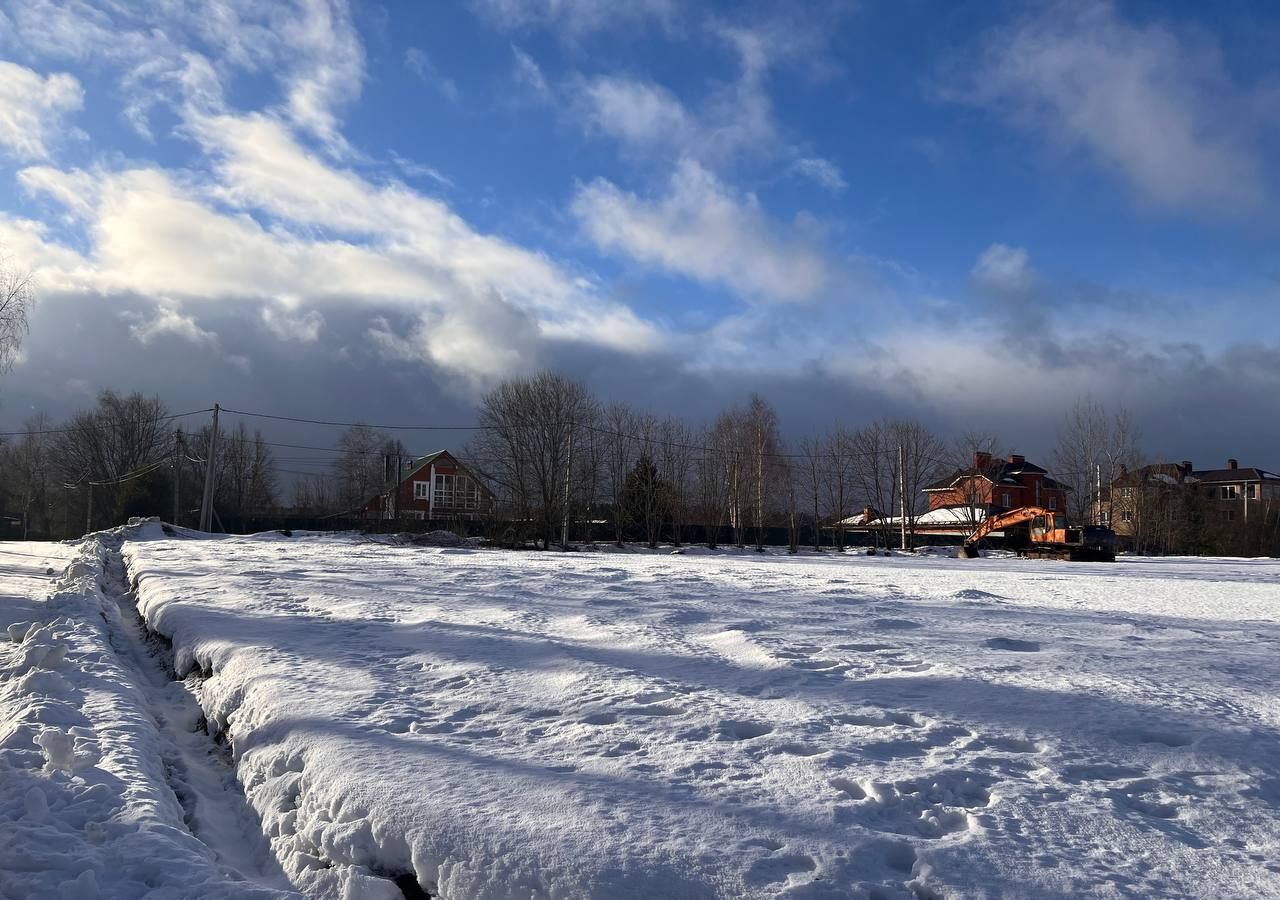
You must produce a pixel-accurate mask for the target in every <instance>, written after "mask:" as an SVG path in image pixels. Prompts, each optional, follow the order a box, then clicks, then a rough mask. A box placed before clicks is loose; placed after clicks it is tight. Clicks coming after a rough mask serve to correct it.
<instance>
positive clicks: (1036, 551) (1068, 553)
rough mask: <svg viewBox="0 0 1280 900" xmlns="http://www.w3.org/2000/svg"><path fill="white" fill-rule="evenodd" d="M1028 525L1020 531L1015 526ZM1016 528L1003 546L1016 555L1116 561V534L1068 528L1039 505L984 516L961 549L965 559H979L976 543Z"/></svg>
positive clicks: (1093, 527) (1059, 517) (1096, 528)
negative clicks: (1013, 550) (994, 533)
mask: <svg viewBox="0 0 1280 900" xmlns="http://www.w3.org/2000/svg"><path fill="white" fill-rule="evenodd" d="M1023 523H1027V524H1028V525H1029V526H1030V527H1029V529H1028V530H1027V531H1025V532H1024V531H1023V530H1022V529H1020V528H1017V526H1020V525H1022V524H1023ZM1007 529H1015V530H1014V531H1013V532H1012V533H1010V534H1007V535H1005V544H1006V546H1008V547H1010V548H1011V549H1016V550H1017V552H1018V555H1019V556H1030V557H1035V558H1037V559H1069V560H1072V561H1073V562H1115V560H1116V533H1115V532H1114V531H1112V530H1111V529H1110V528H1107V527H1105V526H1103V525H1077V526H1068V525H1067V517H1066V516H1065V515H1063V514H1062V513H1060V512H1055V511H1054V510H1051V509H1045V508H1044V507H1041V506H1022V507H1019V508H1018V509H1011V510H1009V511H1008V512H1004V513H999V514H996V515H991V516H987V518H986V519H984V520H983V522H982V524H981V525H979V526H978V528H977V530H975V531H974V532H973V534H971V535H969V536H968V537H967V538H965V540H964V546H963V547H961V548H960V552H961V555H962V556H963V557H965V558H966V559H974V558H976V557H977V556H978V542H979V541H981V540H982V539H983V538H984V537H986V536H987V535H989V534H991V533H992V532H993V531H1005V530H1007Z"/></svg>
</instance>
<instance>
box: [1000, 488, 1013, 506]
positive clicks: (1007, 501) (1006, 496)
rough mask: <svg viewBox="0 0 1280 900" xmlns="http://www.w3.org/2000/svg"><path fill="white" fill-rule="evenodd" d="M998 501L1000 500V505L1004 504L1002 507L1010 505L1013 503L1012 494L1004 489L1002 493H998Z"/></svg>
mask: <svg viewBox="0 0 1280 900" xmlns="http://www.w3.org/2000/svg"><path fill="white" fill-rule="evenodd" d="M1000 501H1001V503H1000V505H1001V506H1004V507H1009V506H1012V505H1013V495H1012V494H1010V493H1009V492H1008V491H1005V492H1004V493H1002V494H1001V495H1000Z"/></svg>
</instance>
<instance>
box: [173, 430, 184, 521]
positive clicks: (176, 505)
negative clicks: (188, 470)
mask: <svg viewBox="0 0 1280 900" xmlns="http://www.w3.org/2000/svg"><path fill="white" fill-rule="evenodd" d="M182 451H183V446H182V429H181V428H179V429H178V432H177V434H175V435H174V436H173V524H174V525H180V524H181V523H180V522H179V521H178V514H179V512H180V511H181V510H182V505H181V503H180V502H179V492H180V490H181V488H182Z"/></svg>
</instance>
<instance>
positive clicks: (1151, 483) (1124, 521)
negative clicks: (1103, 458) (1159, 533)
mask: <svg viewBox="0 0 1280 900" xmlns="http://www.w3.org/2000/svg"><path fill="white" fill-rule="evenodd" d="M1194 481H1195V473H1194V472H1193V471H1192V468H1191V462H1190V461H1184V462H1181V463H1155V464H1153V465H1149V466H1142V467H1141V468H1137V469H1128V468H1126V467H1124V466H1121V467H1120V474H1119V475H1117V476H1116V477H1115V478H1114V479H1113V480H1112V482H1111V484H1110V485H1109V486H1106V487H1103V489H1102V490H1101V492H1098V498H1097V509H1096V510H1095V521H1097V522H1098V523H1099V524H1101V525H1109V526H1111V528H1112V529H1113V530H1114V531H1115V533H1116V534H1117V535H1119V536H1120V537H1123V538H1131V537H1134V536H1136V535H1138V534H1139V533H1140V532H1141V531H1142V530H1143V528H1144V527H1149V526H1150V525H1151V524H1152V523H1151V522H1150V521H1148V520H1153V519H1168V518H1169V517H1170V516H1171V515H1172V514H1173V512H1174V509H1173V506H1172V504H1171V500H1172V499H1173V498H1174V497H1175V496H1176V493H1177V491H1178V489H1180V488H1182V487H1183V486H1184V485H1187V484H1190V483H1192V482H1194Z"/></svg>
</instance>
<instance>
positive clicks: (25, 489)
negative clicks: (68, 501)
mask: <svg viewBox="0 0 1280 900" xmlns="http://www.w3.org/2000/svg"><path fill="white" fill-rule="evenodd" d="M52 428H53V424H52V422H51V421H50V419H49V417H48V416H47V415H46V414H45V413H43V412H41V413H37V414H36V415H34V416H32V417H31V418H29V419H27V421H26V422H24V423H23V434H22V436H21V437H20V438H19V439H18V440H17V441H16V442H14V443H10V444H6V445H4V447H3V448H0V471H3V472H4V473H5V474H6V476H7V477H6V478H5V487H6V488H7V490H8V492H9V493H10V494H11V495H12V496H13V501H14V502H15V503H16V505H17V508H18V509H19V510H21V511H22V528H23V533H24V536H25V535H26V533H27V532H28V530H33V531H35V532H38V533H40V534H43V535H51V534H52V533H53V521H52V518H53V509H54V506H55V502H56V501H55V497H57V496H58V495H59V493H60V492H58V491H55V490H54V487H53V472H52V468H53V466H52V455H53V454H52V442H51V440H50V435H49V434H48V432H49V431H50V430H51V429H52Z"/></svg>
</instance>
